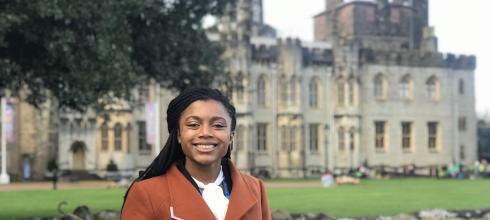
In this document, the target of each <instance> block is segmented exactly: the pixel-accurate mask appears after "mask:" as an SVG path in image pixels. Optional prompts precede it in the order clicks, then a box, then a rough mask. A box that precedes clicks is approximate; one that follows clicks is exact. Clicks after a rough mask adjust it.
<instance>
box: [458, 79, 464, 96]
mask: <svg viewBox="0 0 490 220" xmlns="http://www.w3.org/2000/svg"><path fill="white" fill-rule="evenodd" d="M458 90H459V94H460V95H464V81H463V80H462V79H460V80H459V83H458Z"/></svg>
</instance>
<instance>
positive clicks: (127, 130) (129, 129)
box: [126, 123, 133, 154]
mask: <svg viewBox="0 0 490 220" xmlns="http://www.w3.org/2000/svg"><path fill="white" fill-rule="evenodd" d="M132 130H133V127H132V126H131V123H128V126H127V127H126V134H127V135H126V143H127V144H126V146H127V147H126V151H127V153H128V154H130V153H131V149H130V147H129V146H132V144H131V131H132Z"/></svg>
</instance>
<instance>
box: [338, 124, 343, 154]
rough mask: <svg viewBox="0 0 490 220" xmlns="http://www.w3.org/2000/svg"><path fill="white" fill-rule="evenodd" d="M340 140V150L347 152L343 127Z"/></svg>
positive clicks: (340, 131) (340, 130)
mask: <svg viewBox="0 0 490 220" xmlns="http://www.w3.org/2000/svg"><path fill="white" fill-rule="evenodd" d="M338 140H339V150H341V151H343V150H345V130H344V128H343V127H340V128H339V131H338Z"/></svg>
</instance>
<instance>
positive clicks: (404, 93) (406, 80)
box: [400, 75, 412, 99]
mask: <svg viewBox="0 0 490 220" xmlns="http://www.w3.org/2000/svg"><path fill="white" fill-rule="evenodd" d="M400 97H401V98H402V99H411V98H412V80H411V79H410V76H409V75H406V76H404V77H403V78H402V79H401V80H400Z"/></svg>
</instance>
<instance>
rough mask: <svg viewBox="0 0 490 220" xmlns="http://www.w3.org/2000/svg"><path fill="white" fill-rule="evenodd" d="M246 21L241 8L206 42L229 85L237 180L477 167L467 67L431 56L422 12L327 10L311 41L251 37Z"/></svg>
mask: <svg viewBox="0 0 490 220" xmlns="http://www.w3.org/2000/svg"><path fill="white" fill-rule="evenodd" d="M250 10H252V9H251V7H250V5H249V2H248V1H239V2H238V6H237V13H236V14H237V15H238V16H237V18H235V19H234V18H229V17H225V18H224V19H222V26H223V28H222V30H221V33H219V36H215V35H213V34H211V35H212V37H211V38H212V39H216V40H220V41H222V42H223V43H225V45H226V46H227V48H228V51H227V53H226V54H225V57H226V58H228V60H229V69H230V72H231V74H233V76H234V78H235V79H236V83H235V87H234V90H233V96H232V98H233V101H234V103H235V105H236V107H237V110H238V113H239V119H238V128H239V129H238V130H237V134H236V137H237V139H238V140H237V139H236V140H235V144H237V143H238V148H237V151H235V154H234V156H235V158H236V160H237V164H238V166H239V167H240V168H241V169H243V170H249V171H250V172H252V173H255V174H264V175H272V176H283V177H300V176H303V175H312V174H316V173H319V172H322V171H324V170H325V169H336V170H347V169H350V168H355V167H358V166H359V165H361V164H367V165H369V166H391V167H400V168H401V167H403V166H408V165H415V166H416V167H426V168H429V167H436V166H442V165H446V164H449V163H456V162H457V163H463V164H466V165H470V164H471V163H472V162H474V161H475V160H476V151H477V150H476V149H477V148H476V145H477V144H476V126H475V125H476V116H475V100H474V97H475V94H474V69H475V66H476V58H475V57H474V56H465V55H460V56H456V55H453V54H442V53H440V52H438V50H437V38H436V36H434V34H433V28H432V27H429V26H428V1H426V0H422V1H403V0H398V1H391V2H388V1H383V0H378V1H374V0H373V1H340V0H328V1H327V9H326V10H325V11H324V12H322V13H320V14H318V15H317V16H315V18H314V23H315V24H314V27H315V32H314V34H315V41H314V42H304V41H301V40H298V39H289V38H288V39H280V38H275V37H271V36H264V35H259V34H256V33H255V32H253V31H250V28H251V26H253V25H257V24H256V23H253V25H249V24H250V21H249V18H250V17H251V16H252V14H253V12H251V11H250ZM233 27H234V28H233ZM264 145H265V147H264Z"/></svg>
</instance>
